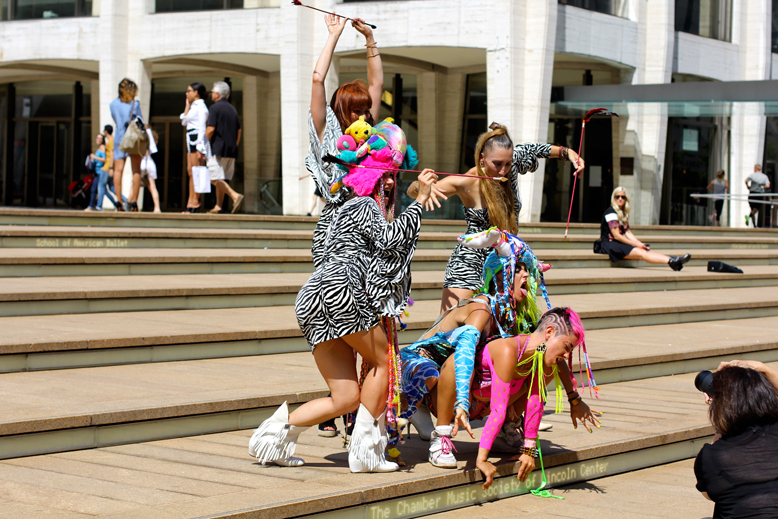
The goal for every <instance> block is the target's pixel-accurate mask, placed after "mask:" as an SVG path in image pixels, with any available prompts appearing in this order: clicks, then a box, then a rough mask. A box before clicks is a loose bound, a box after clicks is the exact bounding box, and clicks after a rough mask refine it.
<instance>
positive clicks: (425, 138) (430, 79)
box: [416, 72, 461, 171]
mask: <svg viewBox="0 0 778 519" xmlns="http://www.w3.org/2000/svg"><path fill="white" fill-rule="evenodd" d="M437 76H438V74H437V73H436V72H421V73H419V74H417V75H416V95H417V96H418V104H417V106H418V112H417V116H418V124H419V149H418V150H416V151H418V153H419V158H420V160H421V164H420V165H421V166H423V167H425V168H433V169H437V170H439V171H444V170H443V169H442V168H441V167H440V164H439V161H438V128H439V126H438V114H439V109H438V77H437ZM460 117H461V116H460Z"/></svg>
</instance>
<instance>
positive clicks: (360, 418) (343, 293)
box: [249, 123, 445, 472]
mask: <svg viewBox="0 0 778 519" xmlns="http://www.w3.org/2000/svg"><path fill="white" fill-rule="evenodd" d="M382 124H383V127H384V128H386V129H387V130H386V133H384V134H383V135H384V136H385V141H386V144H385V146H382V148H383V149H380V151H381V152H384V153H385V154H386V156H387V157H388V160H387V161H385V162H382V164H387V166H386V170H385V171H384V172H382V171H381V169H383V166H382V167H381V169H378V170H376V169H365V168H359V167H353V168H351V169H350V172H349V173H348V174H347V176H346V178H345V179H344V180H343V182H344V184H346V185H350V186H351V187H352V188H353V190H354V192H355V194H356V195H358V196H355V197H352V198H350V199H349V200H348V201H346V202H345V203H344V204H343V207H342V208H341V209H340V211H339V212H338V214H337V216H336V217H335V219H334V220H333V222H332V224H331V226H330V230H329V232H328V234H327V239H326V241H325V251H324V252H325V254H324V257H323V261H322V263H321V264H320V265H319V266H318V267H317V268H316V270H315V271H314V273H313V274H312V275H311V277H310V279H309V280H308V281H307V282H306V283H305V285H303V287H302V289H301V290H300V292H299V294H298V295H297V300H296V301H295V313H296V315H297V321H298V323H299V325H300V328H301V329H302V332H303V335H304V336H305V338H306V339H307V340H308V343H309V344H310V346H311V349H312V351H313V355H314V359H315V360H316V365H317V367H318V368H319V371H320V372H321V374H322V376H324V379H325V380H326V382H327V385H328V386H329V388H330V392H331V396H329V397H326V398H319V399H317V400H313V401H311V402H308V403H306V404H304V405H303V406H301V407H300V408H299V409H297V410H296V411H295V412H294V413H292V414H291V415H289V414H288V410H287V408H286V406H285V405H284V406H282V407H281V408H280V409H279V410H278V411H277V412H276V414H275V415H274V416H273V417H271V418H270V419H268V420H266V421H265V422H264V423H263V424H262V425H260V427H259V428H258V429H257V430H256V431H255V433H254V435H253V436H252V438H251V441H250V442H249V452H250V453H251V454H252V455H253V456H256V457H257V459H259V460H260V462H262V463H267V462H273V463H276V464H278V465H285V466H290V465H291V466H300V465H302V464H303V463H304V462H303V460H301V459H299V458H294V457H292V454H293V453H294V446H295V443H296V440H297V436H298V435H299V434H300V432H302V430H304V429H305V428H306V427H309V426H311V425H314V424H317V423H321V422H322V421H324V420H327V419H330V418H334V417H336V416H340V415H342V414H344V413H347V412H351V411H353V410H354V409H355V408H356V407H357V406H358V405H359V411H358V412H357V416H356V422H355V424H354V431H353V433H352V435H351V441H350V442H349V468H350V469H351V471H352V472H390V471H393V470H397V468H398V466H397V464H396V463H391V462H388V461H386V459H385V458H384V449H385V447H386V443H387V435H386V426H385V422H384V419H385V413H384V410H385V408H386V401H387V395H388V393H389V390H388V386H389V374H390V366H389V363H390V360H391V358H392V357H393V354H390V353H389V349H390V348H389V339H388V338H387V334H386V332H385V331H384V329H383V328H382V327H381V326H379V320H380V317H381V316H387V317H397V316H399V315H400V313H402V311H403V310H404V308H405V305H406V304H407V302H408V296H409V294H410V286H411V276H410V264H411V259H412V258H413V253H414V251H415V249H416V242H417V240H418V236H419V230H420V228H421V212H422V207H423V205H424V204H426V203H428V202H429V203H432V204H436V202H437V197H438V196H440V197H441V198H444V199H445V196H443V195H441V194H440V192H439V191H438V190H437V189H435V188H433V183H434V182H435V180H437V176H436V175H435V174H434V172H432V170H429V169H426V170H424V171H423V172H422V173H421V174H420V175H419V184H420V186H421V188H420V192H419V193H418V196H417V197H416V202H414V203H412V204H411V205H410V206H409V207H408V208H407V209H406V210H405V211H404V212H403V213H402V214H401V215H400V216H398V217H397V219H395V220H394V221H392V222H391V223H389V222H387V218H391V216H392V207H393V205H394V204H393V202H392V201H393V199H394V196H393V195H394V192H395V190H394V186H395V176H394V175H395V174H396V171H393V170H396V169H397V168H398V166H399V164H401V163H402V161H403V155H404V154H405V152H406V145H407V143H406V141H405V135H404V134H403V133H402V130H401V129H400V128H399V127H397V126H395V125H390V124H389V123H382ZM388 126H391V128H388ZM378 128H379V126H376V129H378ZM387 152H388V153H387ZM374 158H375V157H374ZM363 162H367V160H365V161H363ZM349 177H352V178H351V179H350V178H349ZM352 179H356V182H353V183H352V182H351V180H352ZM387 194H388V195H389V196H387ZM355 352H356V353H359V355H360V356H361V357H362V359H363V360H364V361H365V362H366V363H367V365H369V366H370V369H369V370H368V371H367V373H366V377H365V379H364V382H363V383H362V388H361V390H360V386H359V378H358V374H357V370H356V363H355V361H354V359H355V355H354V353H355ZM394 373H396V370H395V371H394ZM360 402H361V404H360Z"/></svg>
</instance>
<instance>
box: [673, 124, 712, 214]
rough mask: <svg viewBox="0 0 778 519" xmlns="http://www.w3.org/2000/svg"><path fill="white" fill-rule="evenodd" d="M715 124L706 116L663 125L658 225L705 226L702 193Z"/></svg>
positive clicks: (706, 175)
mask: <svg viewBox="0 0 778 519" xmlns="http://www.w3.org/2000/svg"><path fill="white" fill-rule="evenodd" d="M715 132H716V125H715V124H714V121H713V119H712V118H710V117H671V118H670V119H668V122H667V159H666V161H665V174H664V178H663V179H662V205H661V214H660V217H659V223H660V224H661V225H707V224H708V222H707V221H706V217H707V214H708V201H707V199H694V198H692V197H690V196H689V195H690V194H692V193H699V192H704V191H705V186H707V185H708V182H709V179H710V178H711V176H712V173H715V172H712V171H711V160H712V153H713V151H714V149H713V148H714V146H713V144H714V139H715Z"/></svg>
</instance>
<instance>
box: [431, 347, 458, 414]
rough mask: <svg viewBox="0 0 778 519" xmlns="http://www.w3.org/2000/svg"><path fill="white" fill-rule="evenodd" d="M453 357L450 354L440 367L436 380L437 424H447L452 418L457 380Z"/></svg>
mask: <svg viewBox="0 0 778 519" xmlns="http://www.w3.org/2000/svg"><path fill="white" fill-rule="evenodd" d="M454 368H455V365H454V357H453V356H451V357H449V358H448V360H447V361H446V362H444V363H443V366H442V367H441V368H440V379H439V380H438V384H437V386H435V387H437V389H438V395H437V397H438V402H437V408H438V422H437V423H438V425H448V424H450V423H451V421H452V420H453V419H454V404H455V403H456V400H457V381H456V372H455V369H454Z"/></svg>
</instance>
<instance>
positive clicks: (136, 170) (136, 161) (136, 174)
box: [128, 155, 143, 202]
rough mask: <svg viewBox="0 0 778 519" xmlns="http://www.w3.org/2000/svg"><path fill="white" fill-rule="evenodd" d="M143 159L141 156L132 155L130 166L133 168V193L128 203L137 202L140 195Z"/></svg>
mask: <svg viewBox="0 0 778 519" xmlns="http://www.w3.org/2000/svg"><path fill="white" fill-rule="evenodd" d="M142 160H143V157H142V156H140V155H130V165H131V166H132V193H131V196H130V198H129V200H128V202H137V201H138V195H139V194H140V163H141V161H142Z"/></svg>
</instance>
